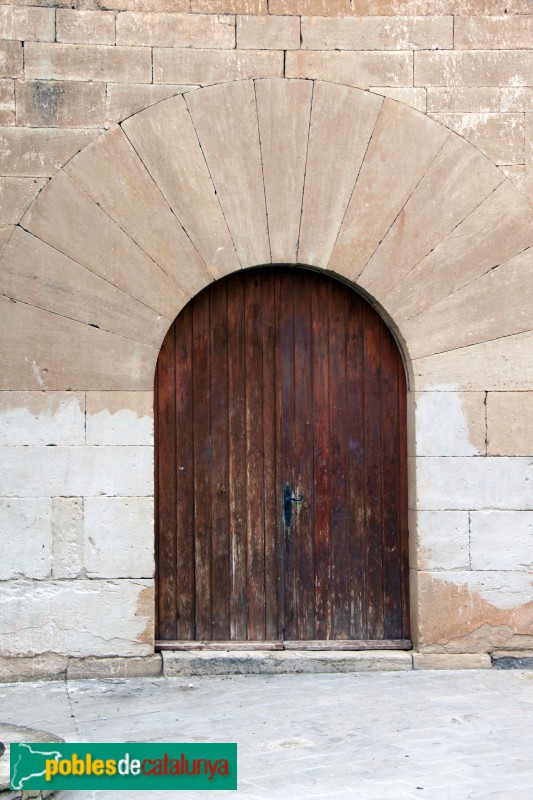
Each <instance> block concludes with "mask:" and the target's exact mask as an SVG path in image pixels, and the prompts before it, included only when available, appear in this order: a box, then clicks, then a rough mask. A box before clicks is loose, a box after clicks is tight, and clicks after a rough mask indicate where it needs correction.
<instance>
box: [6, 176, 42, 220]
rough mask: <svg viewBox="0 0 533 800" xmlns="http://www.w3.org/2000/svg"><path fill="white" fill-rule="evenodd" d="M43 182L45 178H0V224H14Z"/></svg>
mask: <svg viewBox="0 0 533 800" xmlns="http://www.w3.org/2000/svg"><path fill="white" fill-rule="evenodd" d="M45 183H46V179H45V178H13V177H11V178H0V225H9V224H16V223H17V222H18V221H19V219H20V218H21V216H22V215H23V214H24V212H25V211H26V209H27V208H28V206H29V205H30V203H31V202H32V200H34V199H35V197H36V196H37V194H38V193H39V192H40V191H41V189H42V188H43V186H44V185H45Z"/></svg>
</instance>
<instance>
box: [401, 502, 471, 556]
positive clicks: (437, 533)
mask: <svg viewBox="0 0 533 800" xmlns="http://www.w3.org/2000/svg"><path fill="white" fill-rule="evenodd" d="M468 524H469V516H468V511H417V512H414V511H410V512H409V550H410V563H411V566H412V567H414V568H416V569H426V570H464V569H470V552H469V532H468Z"/></svg>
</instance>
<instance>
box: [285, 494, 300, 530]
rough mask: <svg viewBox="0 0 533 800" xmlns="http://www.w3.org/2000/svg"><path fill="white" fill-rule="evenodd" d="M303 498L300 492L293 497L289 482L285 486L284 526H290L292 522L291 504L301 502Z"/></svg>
mask: <svg viewBox="0 0 533 800" xmlns="http://www.w3.org/2000/svg"><path fill="white" fill-rule="evenodd" d="M303 499H304V496H303V494H301V495H300V497H295V496H294V495H293V493H292V489H291V487H290V486H289V484H287V485H286V486H285V489H284V491H283V515H284V518H285V527H286V528H290V526H291V523H292V504H293V503H301V502H302V500H303Z"/></svg>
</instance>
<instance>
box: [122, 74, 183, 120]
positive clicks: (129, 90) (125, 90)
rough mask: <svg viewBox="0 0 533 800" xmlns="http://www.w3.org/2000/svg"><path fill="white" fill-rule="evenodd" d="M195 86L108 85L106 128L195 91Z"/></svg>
mask: <svg viewBox="0 0 533 800" xmlns="http://www.w3.org/2000/svg"><path fill="white" fill-rule="evenodd" d="M194 88H195V87H194V86H180V85H178V84H171V85H168V86H165V85H164V84H158V85H154V84H151V83H134V84H124V83H108V84H107V96H106V126H107V127H110V126H111V125H113V124H114V123H115V122H121V121H122V120H124V119H127V117H131V116H132V114H136V113H137V112H138V111H143V109H145V108H148V107H149V106H153V105H154V104H155V103H159V102H160V101H161V100H167V99H168V98H169V97H174V95H176V94H182V93H183V92H187V91H190V90H191V89H194Z"/></svg>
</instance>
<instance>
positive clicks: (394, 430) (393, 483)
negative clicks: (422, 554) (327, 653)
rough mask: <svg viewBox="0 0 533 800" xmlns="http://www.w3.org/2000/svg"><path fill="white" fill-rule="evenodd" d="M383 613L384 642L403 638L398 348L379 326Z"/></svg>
mask: <svg viewBox="0 0 533 800" xmlns="http://www.w3.org/2000/svg"><path fill="white" fill-rule="evenodd" d="M381 369H382V380H381V391H382V410H381V413H382V430H383V614H384V630H383V633H384V636H385V638H386V639H401V638H402V602H401V598H402V570H401V524H400V522H401V521H400V492H399V490H400V486H399V481H400V476H399V466H400V453H399V444H400V442H399V435H398V434H399V427H398V426H399V408H398V348H397V347H396V342H395V341H394V339H393V337H392V334H391V333H390V331H388V330H387V328H386V327H385V325H383V324H382V334H381Z"/></svg>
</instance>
